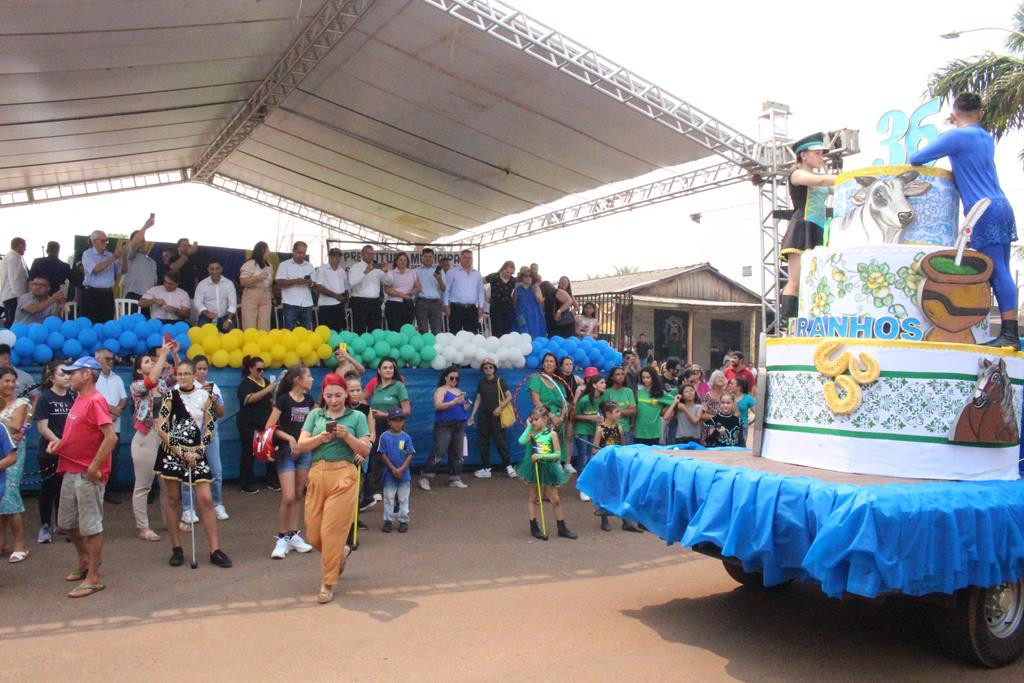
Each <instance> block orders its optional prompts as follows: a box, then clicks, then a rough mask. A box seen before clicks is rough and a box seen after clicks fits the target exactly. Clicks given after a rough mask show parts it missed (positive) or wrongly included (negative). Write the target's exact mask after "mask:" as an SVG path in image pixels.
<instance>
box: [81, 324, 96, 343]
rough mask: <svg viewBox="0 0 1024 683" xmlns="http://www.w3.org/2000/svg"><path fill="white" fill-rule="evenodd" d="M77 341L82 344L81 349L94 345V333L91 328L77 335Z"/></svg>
mask: <svg viewBox="0 0 1024 683" xmlns="http://www.w3.org/2000/svg"><path fill="white" fill-rule="evenodd" d="M78 341H80V342H82V347H83V348H85V347H89V346H94V345H95V344H96V331H95V330H93V329H92V328H91V327H87V328H85V329H83V330H81V331H80V332H79V333H78Z"/></svg>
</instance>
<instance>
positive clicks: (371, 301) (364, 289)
mask: <svg viewBox="0 0 1024 683" xmlns="http://www.w3.org/2000/svg"><path fill="white" fill-rule="evenodd" d="M359 258H360V261H359V263H356V264H355V265H353V266H351V267H350V268H349V269H348V284H349V295H350V296H349V303H350V304H351V305H352V331H353V332H355V333H356V334H362V333H363V332H370V331H372V330H375V329H377V328H379V327H380V320H381V312H380V309H381V306H380V292H381V284H382V283H383V282H384V276H385V275H386V274H387V268H386V267H385V266H383V265H379V266H378V265H377V264H375V263H374V262H373V247H371V246H370V245H369V244H367V245H366V246H365V247H363V248H362V251H360V252H359Z"/></svg>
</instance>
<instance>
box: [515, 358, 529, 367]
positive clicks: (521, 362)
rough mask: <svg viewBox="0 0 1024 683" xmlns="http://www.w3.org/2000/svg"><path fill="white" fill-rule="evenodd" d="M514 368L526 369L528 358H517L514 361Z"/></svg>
mask: <svg viewBox="0 0 1024 683" xmlns="http://www.w3.org/2000/svg"><path fill="white" fill-rule="evenodd" d="M512 367H514V368H525V367H526V358H524V357H523V356H517V357H516V358H514V359H513V360H512Z"/></svg>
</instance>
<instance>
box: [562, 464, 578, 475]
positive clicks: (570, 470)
mask: <svg viewBox="0 0 1024 683" xmlns="http://www.w3.org/2000/svg"><path fill="white" fill-rule="evenodd" d="M562 469H563V470H565V473H566V474H576V468H575V467H573V466H572V463H571V462H567V463H565V464H564V465H562Z"/></svg>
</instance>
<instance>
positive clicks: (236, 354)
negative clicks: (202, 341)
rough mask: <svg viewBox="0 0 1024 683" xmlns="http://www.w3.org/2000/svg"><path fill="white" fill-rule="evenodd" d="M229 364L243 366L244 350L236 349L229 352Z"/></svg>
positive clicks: (237, 366) (234, 366)
mask: <svg viewBox="0 0 1024 683" xmlns="http://www.w3.org/2000/svg"><path fill="white" fill-rule="evenodd" d="M228 365H230V366H231V367H233V368H240V367H242V352H241V351H240V350H238V349H235V350H234V351H232V352H231V353H230V354H228Z"/></svg>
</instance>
